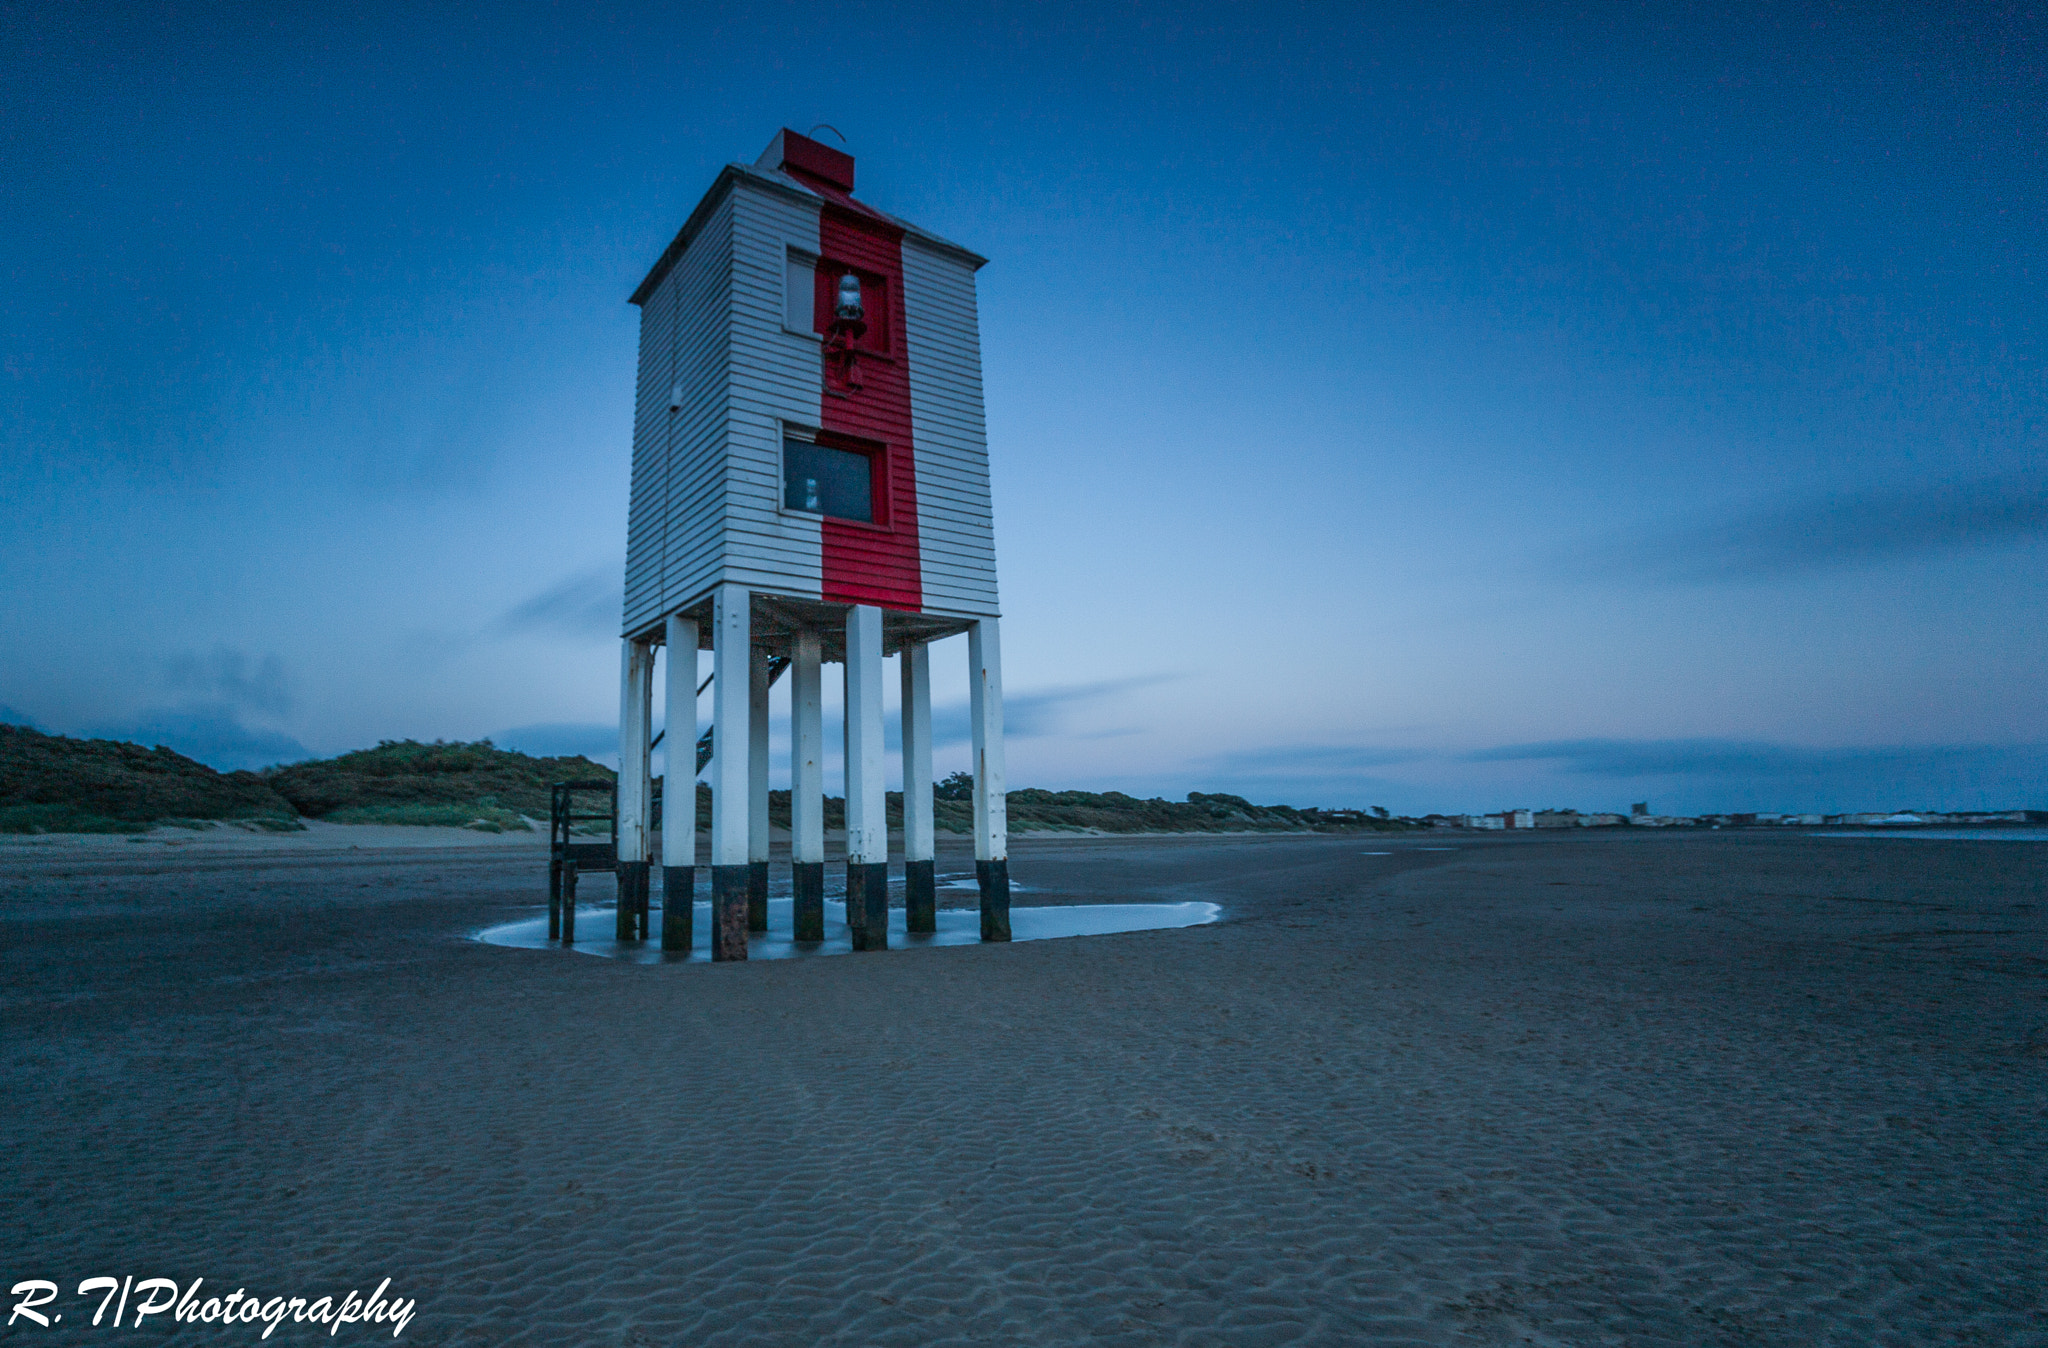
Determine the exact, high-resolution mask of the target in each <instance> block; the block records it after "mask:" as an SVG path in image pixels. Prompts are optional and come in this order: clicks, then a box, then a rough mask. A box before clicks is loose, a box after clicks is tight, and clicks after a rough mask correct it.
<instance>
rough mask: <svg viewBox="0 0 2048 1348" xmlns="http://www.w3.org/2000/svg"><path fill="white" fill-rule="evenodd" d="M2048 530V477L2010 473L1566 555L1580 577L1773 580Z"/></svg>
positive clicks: (1805, 506)
mask: <svg viewBox="0 0 2048 1348" xmlns="http://www.w3.org/2000/svg"><path fill="white" fill-rule="evenodd" d="M2044 534H2048V486H2043V485H2042V484H2041V483H2039V482H2037V481H2034V480H2032V479H2030V478H2026V477H2021V476H2009V477H2001V478H1983V479H1978V480H1975V481H1970V482H1944V483H1931V484H1927V485H1924V486H1920V487H1914V488H1895V489H1889V490H1883V491H1875V490H1873V491H1866V492H1858V493H1842V494H1838V495H1830V496H1827V497H1824V498H1820V499H1808V500H1803V501H1788V502H1780V503H1778V504H1775V505H1770V506H1766V507H1763V508H1761V509H1758V510H1755V511H1753V512H1752V513H1749V514H1745V515H1732V516H1728V517H1724V518H1721V519H1717V520H1709V521H1705V522H1695V523H1692V524H1688V525H1683V526H1681V527H1677V528H1659V529H1655V530H1653V531H1639V532H1637V533H1635V534H1632V535H1629V536H1626V537H1622V538H1610V539H1607V540H1604V541H1601V542H1598V543H1595V544H1592V545H1591V546H1589V547H1587V548H1585V549H1583V550H1579V551H1576V552H1573V553H1571V554H1568V555H1567V556H1566V557H1565V558H1564V559H1563V560H1564V564H1565V567H1566V569H1567V570H1569V571H1571V572H1573V573H1576V574H1579V575H1581V576H1594V575H1598V576H1603V577H1607V578H1613V577H1614V576H1616V575H1617V574H1619V575H1622V576H1625V577H1628V578H1630V579H1637V580H1645V581H1650V582H1653V583H1659V584H1667V585H1702V584H1713V583H1717V582H1730V581H1733V582H1744V581H1767V580H1776V579H1780V578H1783V577H1788V576H1795V575H1802V574H1807V573H1811V572H1818V571H1825V570H1830V569H1834V568H1837V567H1847V566H1857V565H1866V564H1871V563H1882V562H1891V561H1903V560H1908V559H1912V558H1917V557H1925V556H1933V555H1937V554H1941V553H1947V552H1955V551H1959V550H1961V549H1964V548H1970V547H1978V546H1988V545H1994V544H1999V543H2008V542H2015V541H2019V540H2023V539H2028V538H2033V537H2038V536H2041V535H2044Z"/></svg>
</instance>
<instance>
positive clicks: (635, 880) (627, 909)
mask: <svg viewBox="0 0 2048 1348" xmlns="http://www.w3.org/2000/svg"><path fill="white" fill-rule="evenodd" d="M652 869H653V868H652V866H651V864H650V863H648V862H645V861H621V862H620V863H619V869H618V880H619V922H618V937H619V939H620V940H621V941H644V940H646V939H647V891H648V889H649V888H650V884H651V882H650V880H649V877H648V872H649V871H650V870H652Z"/></svg>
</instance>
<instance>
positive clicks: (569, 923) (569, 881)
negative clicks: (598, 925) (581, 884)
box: [562, 857, 576, 945]
mask: <svg viewBox="0 0 2048 1348" xmlns="http://www.w3.org/2000/svg"><path fill="white" fill-rule="evenodd" d="M562 944H563V945H575V944H576V858H574V857H570V858H569V859H568V860H566V861H564V862H563V863H562Z"/></svg>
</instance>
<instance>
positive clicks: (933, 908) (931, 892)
mask: <svg viewBox="0 0 2048 1348" xmlns="http://www.w3.org/2000/svg"><path fill="white" fill-rule="evenodd" d="M903 929H904V930H905V931H910V932H931V931H937V930H938V929H939V882H938V877H937V876H935V875H934V874H933V873H932V863H931V862H929V861H906V862H904V863H903Z"/></svg>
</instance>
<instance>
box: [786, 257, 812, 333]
mask: <svg viewBox="0 0 2048 1348" xmlns="http://www.w3.org/2000/svg"><path fill="white" fill-rule="evenodd" d="M787 261H788V265H787V267H786V269H785V270H784V273H783V282H782V326H783V327H785V328H788V329H789V330H790V331H791V332H813V331H815V330H816V329H815V327H814V325H813V322H812V320H813V318H814V314H813V312H812V311H813V309H814V308H815V306H816V304H817V280H816V276H817V271H818V259H816V258H814V257H812V256H811V255H810V254H809V253H801V252H798V251H797V250H796V249H794V248H792V249H790V250H788V254H787Z"/></svg>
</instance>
